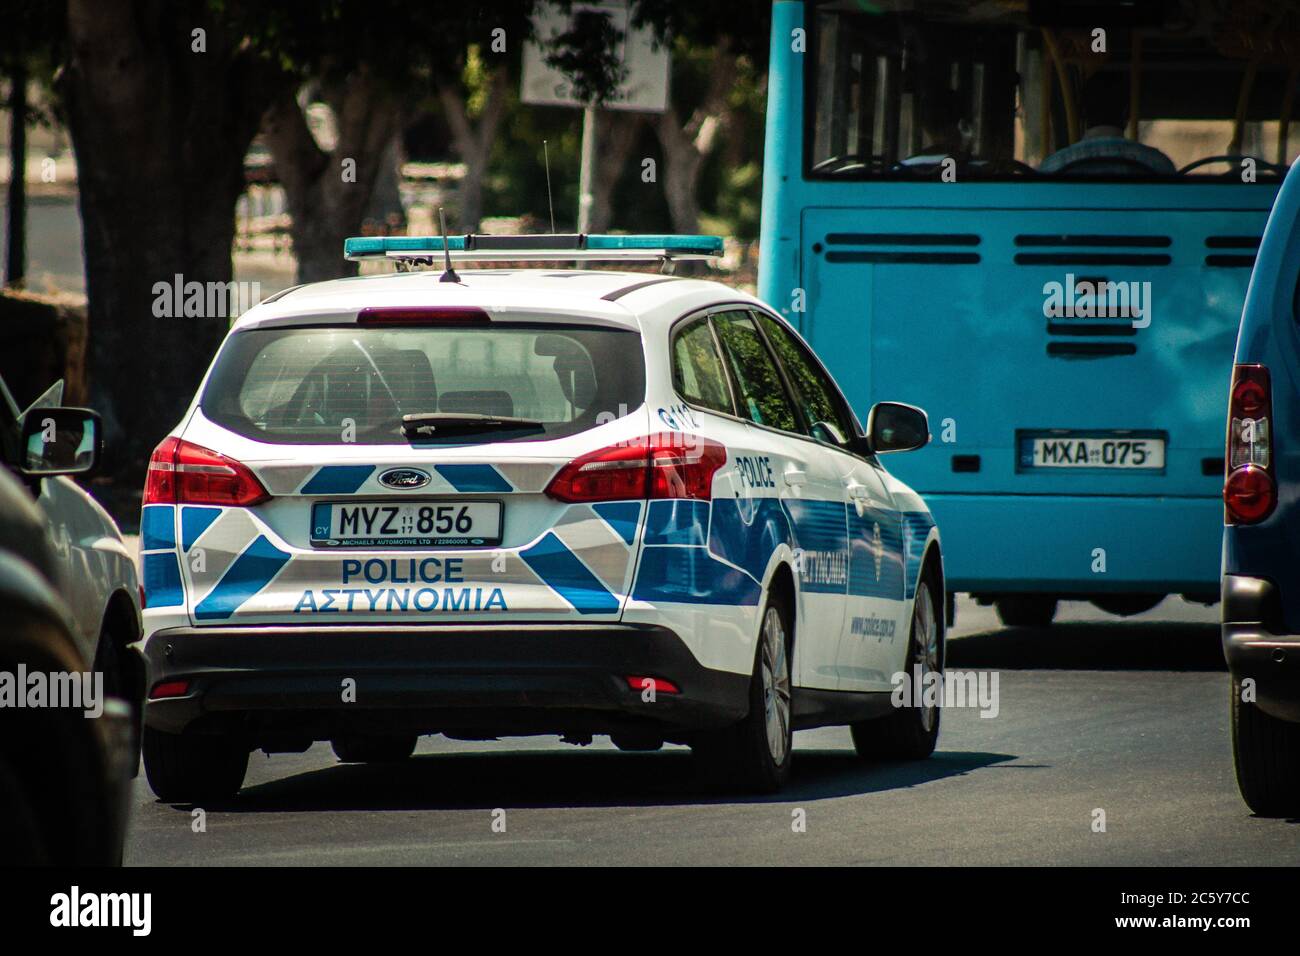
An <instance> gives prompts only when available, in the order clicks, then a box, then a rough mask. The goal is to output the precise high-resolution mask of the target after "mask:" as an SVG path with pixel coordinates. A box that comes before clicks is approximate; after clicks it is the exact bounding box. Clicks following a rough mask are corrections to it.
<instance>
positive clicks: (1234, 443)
mask: <svg viewBox="0 0 1300 956" xmlns="http://www.w3.org/2000/svg"><path fill="white" fill-rule="evenodd" d="M1272 423H1273V392H1272V385H1271V382H1270V379H1269V374H1268V369H1267V368H1265V367H1264V366H1263V365H1236V366H1234V367H1233V369H1232V389H1231V391H1230V392H1229V397H1228V439H1227V477H1226V479H1225V481H1224V485H1223V503H1224V506H1225V513H1224V521H1225V522H1226V523H1228V524H1254V523H1256V522H1258V521H1263V520H1264V519H1265V518H1267V517H1268V516H1269V515H1270V514H1271V513H1272V511H1273V508H1274V507H1275V506H1276V504H1277V483H1276V482H1275V481H1274V479H1273V424H1272Z"/></svg>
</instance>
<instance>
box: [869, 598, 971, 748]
mask: <svg viewBox="0 0 1300 956" xmlns="http://www.w3.org/2000/svg"><path fill="white" fill-rule="evenodd" d="M936 593H938V592H937V588H936V583H935V579H934V576H933V575H930V574H927V575H925V576H924V577H923V578H922V579H921V583H920V584H918V585H917V586H916V601H915V603H914V605H913V608H912V625H911V628H910V629H909V632H908V638H907V676H908V680H914V675H915V667H916V666H917V664H922V667H923V670H933V669H936V668H937V669H938V671H939V672H940V673H942V672H943V668H944V658H945V657H946V656H947V646H946V638H947V632H946V628H945V627H944V623H943V622H944V618H943V615H942V614H941V612H940V611H939V607H938V605H937V604H936V603H935V601H936V598H935V595H936ZM926 605H928V606H929V612H928V623H927V620H926V618H927V613H926V610H925V608H926ZM931 629H932V630H931ZM923 633H932V634H933V640H932V642H927V643H928V644H929V645H930V646H929V647H928V648H922V646H921V640H922V638H921V635H922V634H923ZM923 650H924V651H925V653H924V655H923V654H922V651H923ZM923 657H924V662H922V658H923ZM916 690H917V688H913V693H914V694H915V692H916ZM913 700H914V701H915V697H914V698H913ZM941 716H942V708H940V707H937V706H936V707H932V708H926V707H916V706H909V707H900V708H898V709H897V710H895V711H894V712H893V713H891V714H889V715H888V716H887V717H876V718H874V719H872V720H863V721H859V722H858V723H855V724H850V725H849V731H850V733H851V734H852V735H853V749H854V750H856V751H857V752H858V756H859V757H863V758H865V759H867V760H924V759H925V758H926V757H928V756H930V755H931V754H932V753H934V748H935V746H936V745H937V744H938V742H939V721H940V717H941Z"/></svg>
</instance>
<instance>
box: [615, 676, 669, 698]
mask: <svg viewBox="0 0 1300 956" xmlns="http://www.w3.org/2000/svg"><path fill="white" fill-rule="evenodd" d="M624 679H625V680H626V681H627V686H628V687H630V688H632V689H633V690H642V691H644V690H651V691H654V692H655V693H657V694H680V693H681V692H682V691H681V688H680V687H678V686H677V685H676V684H674V683H673V682H672V681H670V680H664V679H663V678H662V677H644V676H642V675H641V674H628V675H627V676H626V677H625V678H624Z"/></svg>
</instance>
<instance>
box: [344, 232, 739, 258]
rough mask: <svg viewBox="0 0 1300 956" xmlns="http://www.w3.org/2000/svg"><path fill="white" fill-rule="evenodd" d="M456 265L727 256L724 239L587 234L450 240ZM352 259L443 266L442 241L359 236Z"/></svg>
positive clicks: (347, 247) (347, 248)
mask: <svg viewBox="0 0 1300 956" xmlns="http://www.w3.org/2000/svg"><path fill="white" fill-rule="evenodd" d="M447 249H448V251H449V252H450V254H451V258H452V261H453V262H525V261H533V262H548V261H551V262H574V261H578V260H587V261H612V260H623V261H637V260H639V261H654V260H657V259H667V260H673V259H712V258H716V257H717V256H720V255H722V238H721V237H720V236H666V235H628V236H599V235H586V234H583V233H569V234H564V235H550V234H548V235H530V236H481V235H475V234H474V233H470V234H469V235H466V236H448V237H447ZM343 256H344V258H346V259H351V260H354V261H359V260H362V259H396V260H402V261H406V262H427V263H428V264H429V265H438V264H439V263H441V262H442V261H443V240H442V238H441V237H440V236H356V237H353V238H351V239H347V240H344V243H343Z"/></svg>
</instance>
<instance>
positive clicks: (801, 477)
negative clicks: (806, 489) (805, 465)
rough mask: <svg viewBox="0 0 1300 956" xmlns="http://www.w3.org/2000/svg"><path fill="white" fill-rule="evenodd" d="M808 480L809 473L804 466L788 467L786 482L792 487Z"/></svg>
mask: <svg viewBox="0 0 1300 956" xmlns="http://www.w3.org/2000/svg"><path fill="white" fill-rule="evenodd" d="M807 480H808V473H807V472H806V471H804V470H803V469H802V468H786V470H785V483H786V484H787V485H789V486H790V487H792V488H795V487H798V486H799V485H802V484H804V483H805V482H807Z"/></svg>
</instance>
